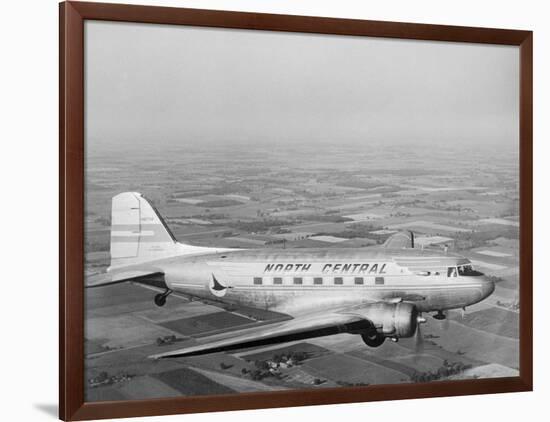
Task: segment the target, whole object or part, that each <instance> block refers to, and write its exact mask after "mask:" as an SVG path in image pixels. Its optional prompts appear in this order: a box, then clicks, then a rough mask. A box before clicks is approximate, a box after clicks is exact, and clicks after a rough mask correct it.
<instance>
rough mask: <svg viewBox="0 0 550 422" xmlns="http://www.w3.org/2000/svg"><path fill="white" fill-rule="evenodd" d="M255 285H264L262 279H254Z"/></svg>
mask: <svg viewBox="0 0 550 422" xmlns="http://www.w3.org/2000/svg"><path fill="white" fill-rule="evenodd" d="M254 284H262V277H254Z"/></svg>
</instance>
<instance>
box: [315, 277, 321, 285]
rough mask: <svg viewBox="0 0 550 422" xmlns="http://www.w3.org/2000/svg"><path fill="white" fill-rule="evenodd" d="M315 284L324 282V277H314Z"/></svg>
mask: <svg viewBox="0 0 550 422" xmlns="http://www.w3.org/2000/svg"><path fill="white" fill-rule="evenodd" d="M313 284H323V277H314V278H313Z"/></svg>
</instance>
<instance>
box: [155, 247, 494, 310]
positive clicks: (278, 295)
mask: <svg viewBox="0 0 550 422" xmlns="http://www.w3.org/2000/svg"><path fill="white" fill-rule="evenodd" d="M158 264H159V266H160V267H161V268H162V271H163V272H164V274H165V283H166V285H167V286H168V288H169V289H171V290H173V291H175V292H181V293H184V294H188V295H191V296H195V297H199V298H203V299H208V300H217V301H221V302H224V303H228V304H239V305H245V306H251V307H255V308H260V309H265V310H270V311H276V312H282V313H287V314H290V315H292V316H297V315H302V314H307V313H311V312H319V311H320V310H323V309H326V310H329V309H335V308H340V307H350V306H356V305H363V304H366V303H372V302H379V301H391V300H398V299H401V300H403V301H406V302H410V303H414V304H415V306H416V307H417V309H418V310H419V311H420V312H428V311H439V310H446V309H455V308H462V307H466V306H469V305H472V304H474V303H477V302H479V301H481V300H483V299H484V298H486V297H487V296H489V295H490V294H491V293H492V292H493V290H494V284H493V283H492V282H490V281H486V279H485V278H484V277H482V276H480V275H481V274H480V273H477V274H476V273H471V275H468V274H465V273H464V272H461V271H459V269H460V268H463V267H464V266H468V265H469V261H468V260H467V259H465V258H463V257H461V256H458V255H453V254H443V253H438V252H433V251H422V250H414V249H403V250H401V249H398V250H388V249H378V248H372V249H368V248H367V249H257V250H228V251H221V252H215V253H207V254H198V255H193V256H180V257H173V258H167V259H165V260H163V261H162V262H161V263H158Z"/></svg>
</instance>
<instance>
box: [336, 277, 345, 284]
mask: <svg viewBox="0 0 550 422" xmlns="http://www.w3.org/2000/svg"><path fill="white" fill-rule="evenodd" d="M334 284H344V279H343V278H342V277H334Z"/></svg>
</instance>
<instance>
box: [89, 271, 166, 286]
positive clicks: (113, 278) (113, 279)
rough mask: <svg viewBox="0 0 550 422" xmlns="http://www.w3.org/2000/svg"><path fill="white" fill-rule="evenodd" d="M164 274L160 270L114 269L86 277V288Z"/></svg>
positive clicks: (142, 279)
mask: <svg viewBox="0 0 550 422" xmlns="http://www.w3.org/2000/svg"><path fill="white" fill-rule="evenodd" d="M163 276H164V273H162V272H159V271H158V270H125V271H112V272H108V273H101V274H94V275H92V276H88V277H86V288H87V289H88V288H92V287H103V286H109V285H111V284H118V283H124V282H126V281H145V279H150V278H153V279H155V278H159V277H163Z"/></svg>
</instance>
